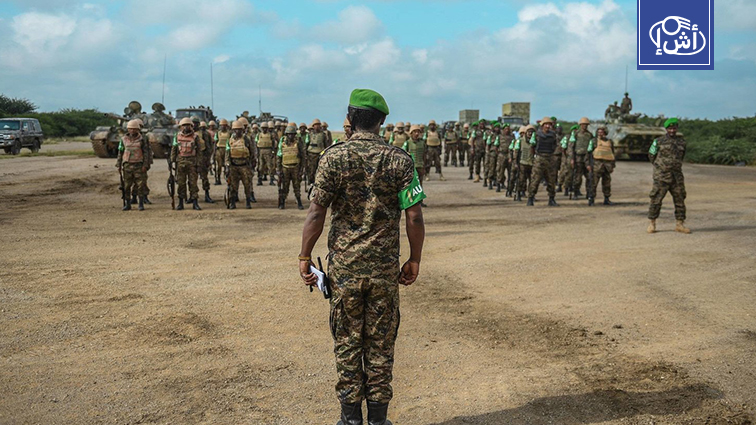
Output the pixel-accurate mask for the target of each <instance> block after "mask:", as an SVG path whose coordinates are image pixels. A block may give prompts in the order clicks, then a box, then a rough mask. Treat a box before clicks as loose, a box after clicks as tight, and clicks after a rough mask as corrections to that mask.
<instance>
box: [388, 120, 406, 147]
mask: <svg viewBox="0 0 756 425" xmlns="http://www.w3.org/2000/svg"><path fill="white" fill-rule="evenodd" d="M407 139H409V137H408V136H407V133H405V132H404V123H403V122H401V121H399V122H398V123H396V127H395V128H394V131H393V132H392V133H391V137H389V141H388V144H389V145H392V146H396V147H397V148H401V147H402V146H404V142H406V141H407Z"/></svg>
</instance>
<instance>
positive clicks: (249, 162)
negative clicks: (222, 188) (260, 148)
mask: <svg viewBox="0 0 756 425" xmlns="http://www.w3.org/2000/svg"><path fill="white" fill-rule="evenodd" d="M231 132H232V134H231V138H230V139H229V140H228V142H227V143H226V169H227V170H228V176H227V182H228V185H229V187H230V189H231V196H230V197H229V200H228V209H231V210H233V209H236V202H237V201H238V200H239V182H241V183H242V184H244V195H245V199H246V202H247V204H246V207H247V209H251V208H252V202H256V200H255V192H254V188H253V187H252V178H253V170H254V169H255V160H256V159H255V148H254V146H253V144H252V141H251V140H250V139H249V137H247V135H246V134H245V132H244V123H242V122H240V121H239V120H236V121H234V122H233V124H231Z"/></svg>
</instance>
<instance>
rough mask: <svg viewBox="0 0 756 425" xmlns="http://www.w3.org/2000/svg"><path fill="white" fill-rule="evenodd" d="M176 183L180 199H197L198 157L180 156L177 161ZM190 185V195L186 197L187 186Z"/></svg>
mask: <svg viewBox="0 0 756 425" xmlns="http://www.w3.org/2000/svg"><path fill="white" fill-rule="evenodd" d="M176 185H177V186H178V190H177V191H178V196H179V198H180V199H187V200H189V199H197V195H198V194H199V187H197V158H195V157H187V158H179V159H178V162H177V163H176ZM187 186H189V197H188V198H187V197H186V187H187Z"/></svg>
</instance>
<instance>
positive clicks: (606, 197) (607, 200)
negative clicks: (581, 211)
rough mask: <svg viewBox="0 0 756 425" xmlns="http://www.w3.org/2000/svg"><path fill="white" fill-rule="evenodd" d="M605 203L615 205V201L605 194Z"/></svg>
mask: <svg viewBox="0 0 756 425" xmlns="http://www.w3.org/2000/svg"><path fill="white" fill-rule="evenodd" d="M604 205H614V202H612V201H610V200H609V197H608V196H604Z"/></svg>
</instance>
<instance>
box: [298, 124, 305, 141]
mask: <svg viewBox="0 0 756 425" xmlns="http://www.w3.org/2000/svg"><path fill="white" fill-rule="evenodd" d="M297 137H299V140H300V141H301V142H302V145H304V142H305V141H306V140H307V124H305V123H300V124H299V132H298V133H297Z"/></svg>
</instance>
